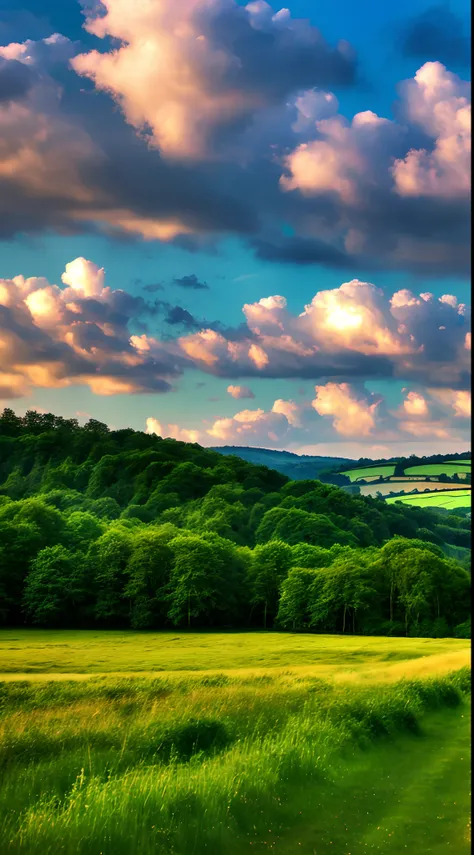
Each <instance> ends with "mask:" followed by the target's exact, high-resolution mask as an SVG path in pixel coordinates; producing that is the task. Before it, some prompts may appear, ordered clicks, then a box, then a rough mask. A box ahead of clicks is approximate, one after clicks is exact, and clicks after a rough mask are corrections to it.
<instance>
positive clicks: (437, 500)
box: [386, 489, 471, 510]
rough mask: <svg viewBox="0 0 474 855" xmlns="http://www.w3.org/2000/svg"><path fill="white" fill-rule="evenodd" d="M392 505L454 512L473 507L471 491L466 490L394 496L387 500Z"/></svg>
mask: <svg viewBox="0 0 474 855" xmlns="http://www.w3.org/2000/svg"><path fill="white" fill-rule="evenodd" d="M386 501H387V502H388V503H389V504H390V503H393V502H404V503H405V504H409V505H415V507H438V508H447V509H448V510H454V509H455V508H469V507H470V506H471V491H470V490H467V489H464V490H449V491H446V492H444V491H440V490H438V491H434V492H429V493H421V494H418V495H413V496H393V497H392V498H389V499H386Z"/></svg>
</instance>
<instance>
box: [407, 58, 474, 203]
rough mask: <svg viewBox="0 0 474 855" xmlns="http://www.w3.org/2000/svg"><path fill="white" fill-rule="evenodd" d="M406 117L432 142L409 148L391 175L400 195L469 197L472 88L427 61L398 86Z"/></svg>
mask: <svg viewBox="0 0 474 855" xmlns="http://www.w3.org/2000/svg"><path fill="white" fill-rule="evenodd" d="M401 89H402V93H403V104H404V107H405V111H404V112H405V116H406V118H407V119H408V121H410V122H411V123H412V124H413V125H418V126H419V127H421V128H422V129H423V131H425V133H426V134H428V136H429V137H431V139H432V140H433V148H432V149H431V150H427V149H425V148H423V149H411V150H410V151H409V152H408V153H407V155H406V156H405V158H402V159H397V160H395V163H394V165H393V167H392V174H393V178H394V182H395V188H396V191H397V193H399V194H400V195H401V196H432V197H437V198H446V199H449V198H457V197H459V196H466V197H468V196H469V193H470V185H471V181H470V165H471V100H470V99H471V87H470V84H469V83H467V82H466V81H463V80H461V79H460V78H459V77H458V76H457V75H456V74H451V73H450V72H449V71H447V70H446V68H445V67H444V66H443V65H442V64H441V63H440V62H427V63H426V64H425V65H424V66H423V67H422V68H420V69H419V71H417V73H416V74H415V78H414V80H411V81H406V82H405V83H404V84H402V87H401Z"/></svg>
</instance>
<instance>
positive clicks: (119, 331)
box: [0, 258, 185, 398]
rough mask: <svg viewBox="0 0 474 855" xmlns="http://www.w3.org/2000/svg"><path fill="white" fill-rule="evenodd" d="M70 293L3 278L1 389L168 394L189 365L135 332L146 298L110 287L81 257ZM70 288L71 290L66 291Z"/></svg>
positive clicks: (68, 275) (70, 273)
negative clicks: (82, 388) (74, 388)
mask: <svg viewBox="0 0 474 855" xmlns="http://www.w3.org/2000/svg"><path fill="white" fill-rule="evenodd" d="M62 281H63V287H59V286H58V285H54V284H50V283H49V282H48V281H47V280H46V279H45V278H44V277H30V278H27V279H26V278H25V277H24V276H21V275H19V276H15V277H13V279H1V280H0V327H1V332H0V378H1V379H0V390H1V394H2V397H4V398H8V397H19V396H23V395H27V394H28V393H29V392H30V391H31V388H32V387H33V386H39V387H44V388H64V387H67V386H75V385H85V386H88V387H89V388H90V389H91V391H92V392H93V393H94V394H96V395H106V396H108V395H119V394H125V395H129V394H133V393H145V392H153V391H155V392H160V391H161V392H165V391H168V390H169V389H170V388H171V385H170V382H169V381H170V380H171V379H172V378H174V377H177V376H179V374H180V373H182V370H183V365H184V364H185V360H184V358H183V356H182V355H181V354H180V353H179V352H178V351H177V349H176V348H175V349H174V350H173V347H172V346H170V345H168V346H167V347H165V346H164V345H163V343H161V342H159V341H158V340H157V339H156V338H153V337H152V336H147V334H145V333H144V334H142V335H135V334H133V332H132V329H131V328H130V327H129V324H130V325H131V326H132V325H133V324H134V323H136V322H137V321H139V319H140V315H142V314H144V313H145V314H146V313H147V311H148V307H147V305H146V303H145V302H144V300H143V299H142V298H139V297H132V296H131V295H130V294H127V293H126V292H125V291H121V290H114V289H112V288H110V287H108V286H106V285H105V272H104V270H103V269H102V268H99V267H97V265H95V264H94V263H93V262H91V261H88V260H87V259H84V258H77V259H75V260H74V261H72V262H70V263H69V264H67V265H66V269H65V272H64V273H63V275H62ZM64 286H65V287H64Z"/></svg>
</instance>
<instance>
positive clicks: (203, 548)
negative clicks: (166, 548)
mask: <svg viewBox="0 0 474 855" xmlns="http://www.w3.org/2000/svg"><path fill="white" fill-rule="evenodd" d="M169 545H170V549H171V551H172V553H173V559H174V561H173V566H172V569H171V573H170V582H169V594H168V601H169V609H168V617H169V618H170V620H171V621H172V622H173V623H174V624H180V623H183V622H185V623H186V625H187V626H188V628H189V627H190V626H191V621H192V619H193V618H198V619H203V618H205V617H210V616H212V615H213V614H214V613H215V612H216V610H219V609H221V608H222V604H223V598H224V591H225V577H224V572H223V571H224V567H223V565H222V561H220V560H219V557H220V556H219V555H218V554H217V553H218V550H217V549H216V548H215V546H214V544H213V543H212V542H209V541H207V540H205V539H204V538H202V537H200V536H199V535H197V534H180V535H178V536H177V537H175V538H174V539H173V540H171V541H170V544H169Z"/></svg>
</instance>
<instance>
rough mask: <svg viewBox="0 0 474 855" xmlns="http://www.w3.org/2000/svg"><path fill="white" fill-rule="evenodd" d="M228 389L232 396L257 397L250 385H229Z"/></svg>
mask: <svg viewBox="0 0 474 855" xmlns="http://www.w3.org/2000/svg"><path fill="white" fill-rule="evenodd" d="M227 391H228V393H229V395H230V396H231V397H232V398H255V395H254V393H253V392H252V390H251V389H249V387H248V386H227Z"/></svg>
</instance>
